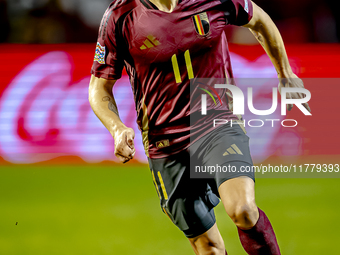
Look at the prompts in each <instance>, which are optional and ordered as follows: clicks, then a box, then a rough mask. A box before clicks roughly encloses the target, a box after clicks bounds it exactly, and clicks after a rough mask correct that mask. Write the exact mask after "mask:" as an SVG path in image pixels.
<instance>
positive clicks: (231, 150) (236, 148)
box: [223, 144, 243, 156]
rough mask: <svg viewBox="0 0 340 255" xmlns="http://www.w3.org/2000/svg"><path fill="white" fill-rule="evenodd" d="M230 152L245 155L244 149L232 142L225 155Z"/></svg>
mask: <svg viewBox="0 0 340 255" xmlns="http://www.w3.org/2000/svg"><path fill="white" fill-rule="evenodd" d="M229 154H239V155H243V153H242V151H241V150H240V149H239V148H238V147H237V146H236V144H232V145H231V146H230V147H229V148H228V149H227V151H226V152H225V153H223V156H227V155H229Z"/></svg>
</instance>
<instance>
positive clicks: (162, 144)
mask: <svg viewBox="0 0 340 255" xmlns="http://www.w3.org/2000/svg"><path fill="white" fill-rule="evenodd" d="M169 145H170V142H169V140H162V141H158V142H156V147H157V148H164V147H168V146H169Z"/></svg>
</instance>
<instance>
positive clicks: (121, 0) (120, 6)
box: [104, 0, 138, 21]
mask: <svg viewBox="0 0 340 255" xmlns="http://www.w3.org/2000/svg"><path fill="white" fill-rule="evenodd" d="M137 1H138V0H114V1H112V2H111V4H110V5H109V7H108V8H107V10H106V12H105V14H104V17H105V16H109V17H110V18H111V19H113V20H114V21H116V20H118V19H119V18H120V17H122V16H124V14H126V13H128V12H130V11H131V10H133V9H134V8H136V6H137ZM112 14H113V15H112Z"/></svg>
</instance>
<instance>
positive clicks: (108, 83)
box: [89, 75, 135, 163]
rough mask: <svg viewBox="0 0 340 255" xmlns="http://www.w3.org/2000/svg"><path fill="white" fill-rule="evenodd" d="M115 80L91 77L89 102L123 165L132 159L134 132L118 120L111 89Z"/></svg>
mask: <svg viewBox="0 0 340 255" xmlns="http://www.w3.org/2000/svg"><path fill="white" fill-rule="evenodd" d="M115 82H116V80H107V79H103V78H97V77H95V76H94V75H92V76H91V81H90V85H89V102H90V105H91V108H92V110H93V111H94V113H95V114H96V115H97V117H98V118H99V119H100V121H101V122H102V123H103V124H104V126H105V127H106V128H107V130H108V131H109V132H110V133H111V135H112V137H113V139H114V141H115V155H116V156H117V158H118V159H119V160H120V161H121V162H123V163H125V162H128V161H129V160H130V159H132V158H133V156H134V154H135V147H134V143H133V139H134V137H135V132H134V130H133V129H132V128H128V127H126V126H125V125H124V124H123V122H122V121H121V120H120V118H119V113H118V108H117V105H116V101H115V99H114V96H113V93H112V88H113V85H114V84H115Z"/></svg>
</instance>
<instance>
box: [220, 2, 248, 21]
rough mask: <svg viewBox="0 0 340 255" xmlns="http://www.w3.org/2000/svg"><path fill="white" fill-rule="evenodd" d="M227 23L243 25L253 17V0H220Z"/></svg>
mask: <svg viewBox="0 0 340 255" xmlns="http://www.w3.org/2000/svg"><path fill="white" fill-rule="evenodd" d="M220 1H221V3H222V10H223V11H224V13H225V17H226V19H227V23H228V24H230V25H236V26H243V25H245V24H248V23H249V21H250V20H251V18H252V17H253V4H252V2H251V0H220Z"/></svg>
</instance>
